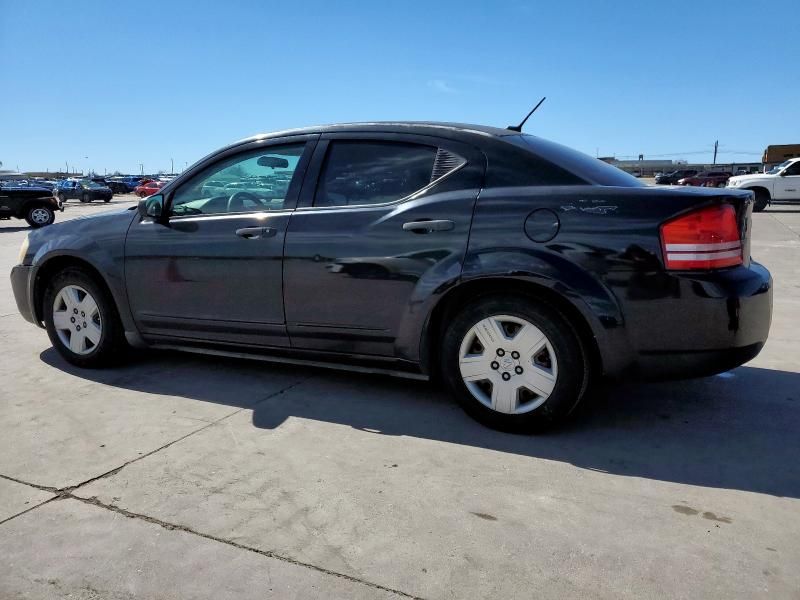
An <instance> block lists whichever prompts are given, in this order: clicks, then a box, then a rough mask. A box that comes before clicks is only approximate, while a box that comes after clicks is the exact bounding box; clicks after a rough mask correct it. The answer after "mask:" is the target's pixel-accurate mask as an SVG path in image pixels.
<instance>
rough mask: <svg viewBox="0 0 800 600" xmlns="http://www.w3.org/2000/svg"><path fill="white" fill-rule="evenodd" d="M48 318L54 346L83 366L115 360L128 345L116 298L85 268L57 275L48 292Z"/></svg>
mask: <svg viewBox="0 0 800 600" xmlns="http://www.w3.org/2000/svg"><path fill="white" fill-rule="evenodd" d="M44 320H45V326H46V327H47V335H48V336H49V337H50V341H51V342H52V344H53V347H54V348H55V349H56V350H57V351H58V352H59V354H61V356H63V357H64V358H65V359H66V360H67V361H68V362H70V363H72V364H74V365H77V366H79V367H88V368H94V367H103V366H106V365H109V364H112V363H113V362H115V361H116V360H118V359H119V357H120V350H122V349H124V348H125V347H126V346H127V344H126V342H125V337H124V333H123V330H122V324H121V323H120V320H119V315H118V314H117V309H116V306H115V305H114V301H113V299H112V298H111V296H110V294H109V293H108V291H106V290H105V289H104V288H103V287H102V286H101V285H99V284H98V283H97V282H96V281H95V279H94V278H93V277H92V276H91V275H89V274H88V273H86V272H85V271H83V270H81V269H77V268H69V269H66V270H64V271H61V272H60V273H58V274H57V275H56V276H55V277H53V279H52V281H51V282H50V284H49V285H48V286H47V289H46V290H45V294H44Z"/></svg>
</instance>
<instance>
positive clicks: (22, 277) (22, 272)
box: [11, 265, 41, 326]
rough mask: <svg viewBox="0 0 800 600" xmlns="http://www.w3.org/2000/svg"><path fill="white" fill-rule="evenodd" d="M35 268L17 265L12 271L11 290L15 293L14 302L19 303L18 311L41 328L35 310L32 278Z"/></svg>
mask: <svg viewBox="0 0 800 600" xmlns="http://www.w3.org/2000/svg"><path fill="white" fill-rule="evenodd" d="M32 275H33V267H30V266H26V265H17V266H16V267H14V268H13V269H11V289H12V291H13V292H14V300H16V302H17V309H19V313H20V314H21V315H22V318H24V319H25V320H26V321H29V322H30V323H35V324H36V325H39V326H41V323H39V322H37V321H36V313H35V311H34V309H33V293H32V292H33V285H32V281H31V277H32Z"/></svg>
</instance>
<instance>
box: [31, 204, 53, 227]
mask: <svg viewBox="0 0 800 600" xmlns="http://www.w3.org/2000/svg"><path fill="white" fill-rule="evenodd" d="M25 220H26V221H27V222H28V225H30V226H31V227H34V228H36V227H44V226H45V225H50V224H51V223H53V222H54V221H55V220H56V213H55V211H54V210H53V209H52V208H50V207H49V206H44V205H41V204H40V205H39V206H32V207H30V208H29V209H28V210H27V212H26V213H25Z"/></svg>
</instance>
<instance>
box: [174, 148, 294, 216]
mask: <svg viewBox="0 0 800 600" xmlns="http://www.w3.org/2000/svg"><path fill="white" fill-rule="evenodd" d="M304 149H305V143H300V144H290V145H286V146H272V147H268V148H261V149H259V150H251V151H249V152H246V153H243V154H239V155H236V156H233V157H231V158H227V159H225V160H223V161H221V162H218V163H216V164H214V165H213V166H211V167H209V168H207V169H205V170H204V171H202V172H201V173H198V174H197V175H195V176H194V177H192V179H190V180H189V181H187V182H186V183H184V184H182V185H181V187H179V188H178V189H177V190H176V191H175V194H174V195H173V197H172V207H171V214H172V215H173V216H187V215H216V214H224V213H243V212H244V213H246V212H263V211H269V210H283V208H284V203H285V200H286V195H287V193H288V192H289V184H290V183H291V181H292V176H293V175H294V172H295V169H296V168H297V163H298V162H299V161H300V157H301V156H302V154H303V150H304Z"/></svg>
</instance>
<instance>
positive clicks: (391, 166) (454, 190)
mask: <svg viewBox="0 0 800 600" xmlns="http://www.w3.org/2000/svg"><path fill="white" fill-rule="evenodd" d="M484 168H485V158H484V155H483V153H482V152H480V151H479V150H477V149H475V148H473V147H471V146H469V145H466V144H461V143H456V142H453V141H451V140H446V139H440V138H435V137H428V136H418V135H405V134H402V135H401V134H361V135H351V134H326V135H323V136H322V138H321V139H320V142H319V144H318V145H317V148H316V151H315V153H314V157H313V159H312V163H311V166H310V167H309V177H308V180H307V183H306V184H305V185H304V186H303V192H302V196H301V200H300V205H299V206H298V209H297V210H296V211H295V212H294V214H293V215H292V217H291V220H290V222H289V228H288V231H287V234H286V249H285V254H284V299H285V307H286V319H287V328H288V332H289V335H290V338H291V341H292V347H294V348H303V349H314V350H325V351H333V352H343V353H354V354H370V355H373V354H374V355H386V356H391V355H394V353H395V344H396V340H397V339H398V336H400V335H401V334H402V333H403V330H404V328H406V329H407V328H408V327H409V326H410V321H414V320H419V319H424V318H425V315H424V314H418V313H415V312H414V311H415V307H416V308H417V311H420V308H419V307H420V305H421V303H422V302H423V301H424V300H425V299H426V298H428V297H429V296H430V295H431V294H432V293H434V291H435V290H436V289H437V286H440V285H442V284H443V283H444V282H446V281H453V280H455V279H456V278H457V277H458V276H459V275H460V272H461V264H462V261H463V257H464V254H465V251H466V247H467V240H468V236H469V228H470V224H471V220H472V211H473V207H474V204H475V200H476V198H477V195H478V192H479V190H480V186H481V184H482V180H483V174H484ZM412 329H413V327H412ZM417 342H418V340H417ZM412 353H413V350H412Z"/></svg>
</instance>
